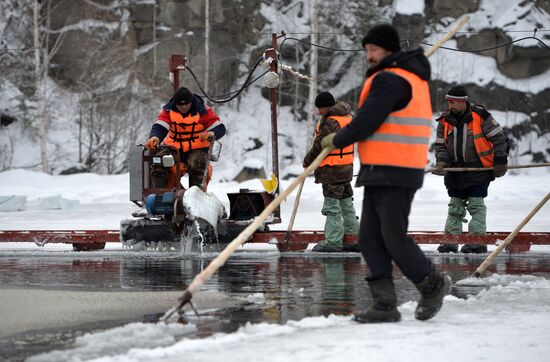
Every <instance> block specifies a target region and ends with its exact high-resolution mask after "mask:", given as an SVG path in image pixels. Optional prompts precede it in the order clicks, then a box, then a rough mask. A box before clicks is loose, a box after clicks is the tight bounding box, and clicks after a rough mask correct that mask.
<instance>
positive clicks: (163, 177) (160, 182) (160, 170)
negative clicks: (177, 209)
mask: <svg viewBox="0 0 550 362" xmlns="http://www.w3.org/2000/svg"><path fill="white" fill-rule="evenodd" d="M149 176H150V178H151V188H154V189H164V188H166V186H167V184H168V170H167V169H166V168H164V167H162V166H156V165H155V166H151V171H150V173H149Z"/></svg>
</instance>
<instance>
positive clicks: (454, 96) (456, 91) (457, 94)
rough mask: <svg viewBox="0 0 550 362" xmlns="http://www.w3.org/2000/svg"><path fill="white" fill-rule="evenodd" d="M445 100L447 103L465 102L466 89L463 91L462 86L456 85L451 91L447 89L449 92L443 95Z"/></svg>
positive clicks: (466, 98) (466, 96)
mask: <svg viewBox="0 0 550 362" xmlns="http://www.w3.org/2000/svg"><path fill="white" fill-rule="evenodd" d="M445 100H449V101H467V100H468V94H467V93H466V89H464V87H463V86H461V85H457V86H455V87H452V88H451V89H449V91H448V92H447V94H446V95H445Z"/></svg>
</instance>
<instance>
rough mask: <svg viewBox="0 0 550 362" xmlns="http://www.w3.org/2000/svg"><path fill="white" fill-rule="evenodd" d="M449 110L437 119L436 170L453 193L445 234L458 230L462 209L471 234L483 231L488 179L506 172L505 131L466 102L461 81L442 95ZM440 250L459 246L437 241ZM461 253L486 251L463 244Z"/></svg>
mask: <svg viewBox="0 0 550 362" xmlns="http://www.w3.org/2000/svg"><path fill="white" fill-rule="evenodd" d="M445 100H446V101H447V105H448V107H449V110H448V111H446V112H444V113H443V114H442V115H441V116H440V117H439V118H438V119H437V121H438V125H437V137H436V139H435V143H434V144H435V157H436V170H435V171H434V172H433V173H434V174H436V175H442V176H445V186H446V187H447V193H448V194H449V196H450V197H451V200H450V201H449V208H448V213H447V220H446V222H445V233H447V234H461V233H462V223H463V221H464V220H465V219H464V217H465V216H466V210H468V212H469V213H470V216H471V217H472V219H471V220H470V222H469V223H468V233H469V234H485V231H486V229H487V226H486V219H487V207H486V206H485V202H484V201H483V199H484V198H485V197H487V190H488V188H489V183H490V182H491V181H493V180H494V179H495V177H501V176H504V174H505V173H506V164H507V160H508V152H507V143H506V136H505V135H504V131H503V130H502V127H501V126H500V125H499V124H498V123H497V122H496V121H495V119H494V118H493V116H492V115H491V114H490V113H489V112H487V110H486V109H485V108H483V107H480V106H476V105H472V104H470V102H469V101H468V94H467V93H466V89H465V88H464V87H463V86H456V87H452V88H451V89H449V91H448V92H447V95H446V96H445ZM446 167H453V168H456V167H476V168H480V167H493V171H492V172H491V171H475V172H471V171H468V172H456V171H453V172H444V171H443V168H446ZM437 250H438V251H439V252H441V253H448V252H454V253H456V252H457V251H458V245H457V244H441V245H440V246H439V247H438V248H437ZM460 251H461V252H463V253H486V252H487V246H486V245H482V244H465V245H463V246H462V249H460Z"/></svg>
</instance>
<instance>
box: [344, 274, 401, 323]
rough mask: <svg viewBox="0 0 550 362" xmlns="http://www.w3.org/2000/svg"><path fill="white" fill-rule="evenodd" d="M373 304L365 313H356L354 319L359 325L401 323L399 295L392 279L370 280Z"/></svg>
mask: <svg viewBox="0 0 550 362" xmlns="http://www.w3.org/2000/svg"><path fill="white" fill-rule="evenodd" d="M367 281H368V282H369V288H370V293H371V296H372V300H373V304H372V305H371V306H370V307H369V309H367V310H366V311H364V312H359V313H356V314H355V316H354V317H353V319H354V320H355V321H356V322H359V323H385V322H399V320H400V319H401V314H400V313H399V311H398V310H397V295H396V294H395V288H394V286H393V280H391V279H379V280H373V281H371V280H368V279H367Z"/></svg>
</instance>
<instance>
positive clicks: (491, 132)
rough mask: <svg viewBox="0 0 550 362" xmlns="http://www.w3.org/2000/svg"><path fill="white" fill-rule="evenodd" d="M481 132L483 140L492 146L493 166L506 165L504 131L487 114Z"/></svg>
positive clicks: (506, 155)
mask: <svg viewBox="0 0 550 362" xmlns="http://www.w3.org/2000/svg"><path fill="white" fill-rule="evenodd" d="M481 130H482V132H483V135H484V136H485V138H486V139H487V140H488V141H489V142H491V143H492V144H493V152H494V163H495V165H506V164H508V144H507V143H506V136H505V135H504V130H503V129H502V127H501V126H500V125H499V124H498V123H497V121H495V119H494V118H493V116H492V115H491V114H490V113H489V112H487V117H484V120H483V123H482V124H481Z"/></svg>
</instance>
